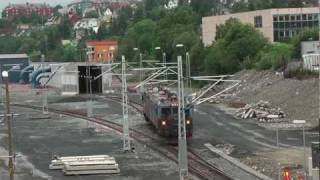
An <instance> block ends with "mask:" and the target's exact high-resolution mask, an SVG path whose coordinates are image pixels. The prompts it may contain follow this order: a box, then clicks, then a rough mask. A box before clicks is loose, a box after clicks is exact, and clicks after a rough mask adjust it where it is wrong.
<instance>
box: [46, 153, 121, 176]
mask: <svg viewBox="0 0 320 180" xmlns="http://www.w3.org/2000/svg"><path fill="white" fill-rule="evenodd" d="M49 169H52V170H62V171H63V173H64V174H65V175H89V174H117V173H120V169H119V165H118V163H117V162H116V160H115V158H114V157H110V156H108V155H96V156H69V157H57V158H55V159H53V160H52V161H51V164H50V165H49Z"/></svg>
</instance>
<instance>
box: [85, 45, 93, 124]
mask: <svg viewBox="0 0 320 180" xmlns="http://www.w3.org/2000/svg"><path fill="white" fill-rule="evenodd" d="M87 55H88V59H87V66H86V84H87V88H86V90H87V94H90V95H89V96H90V97H89V100H87V117H89V118H91V117H92V116H93V110H92V106H93V105H92V99H91V98H92V95H91V93H92V89H91V80H92V78H91V75H90V74H91V73H90V71H91V66H90V62H91V60H93V57H92V56H93V51H92V47H90V48H89V49H88V51H87Z"/></svg>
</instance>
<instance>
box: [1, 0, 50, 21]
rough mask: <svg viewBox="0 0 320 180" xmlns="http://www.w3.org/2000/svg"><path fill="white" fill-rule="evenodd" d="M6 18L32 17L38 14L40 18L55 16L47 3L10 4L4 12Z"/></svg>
mask: <svg viewBox="0 0 320 180" xmlns="http://www.w3.org/2000/svg"><path fill="white" fill-rule="evenodd" d="M3 12H4V15H5V16H6V18H9V19H10V18H15V17H21V16H31V15H32V13H36V14H37V15H39V16H45V17H49V16H52V15H53V12H54V11H53V8H52V7H50V6H49V5H48V4H46V3H33V4H31V3H25V4H9V5H8V6H7V7H6V8H5V9H4V10H3Z"/></svg>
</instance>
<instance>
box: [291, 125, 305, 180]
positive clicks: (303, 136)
mask: <svg viewBox="0 0 320 180" xmlns="http://www.w3.org/2000/svg"><path fill="white" fill-rule="evenodd" d="M292 123H293V124H302V138H303V139H302V140H303V159H304V171H305V173H304V174H305V179H306V177H307V175H306V173H307V169H306V168H307V163H306V136H305V133H304V126H305V124H306V120H293V121H292Z"/></svg>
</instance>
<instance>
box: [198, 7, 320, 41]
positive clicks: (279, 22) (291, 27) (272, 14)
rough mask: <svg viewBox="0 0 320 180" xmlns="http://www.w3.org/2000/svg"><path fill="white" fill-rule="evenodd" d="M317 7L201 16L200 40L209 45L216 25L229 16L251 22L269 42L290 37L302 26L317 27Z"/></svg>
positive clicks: (318, 10) (213, 39)
mask: <svg viewBox="0 0 320 180" xmlns="http://www.w3.org/2000/svg"><path fill="white" fill-rule="evenodd" d="M319 12H320V8H319V7H310V8H284V9H267V10H258V11H250V12H243V13H236V14H228V15H221V16H209V17H203V18H202V41H203V43H204V45H205V46H209V45H211V44H212V42H213V41H215V36H216V31H217V27H218V26H219V25H221V24H224V23H225V22H226V21H227V20H228V19H230V18H237V19H239V20H240V21H241V22H243V23H248V24H252V25H253V26H254V27H255V28H256V29H258V30H260V31H261V32H262V33H263V35H264V36H265V37H267V38H268V39H269V40H270V41H271V42H274V41H282V40H286V39H289V38H291V37H292V36H294V35H295V34H297V33H298V32H299V31H301V30H302V29H304V28H307V27H309V28H317V27H318V23H319V19H318V14H319Z"/></svg>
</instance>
